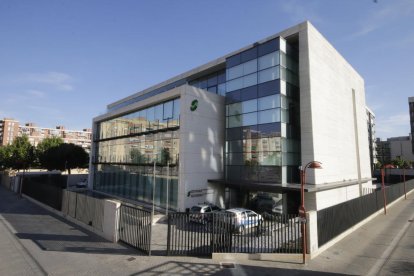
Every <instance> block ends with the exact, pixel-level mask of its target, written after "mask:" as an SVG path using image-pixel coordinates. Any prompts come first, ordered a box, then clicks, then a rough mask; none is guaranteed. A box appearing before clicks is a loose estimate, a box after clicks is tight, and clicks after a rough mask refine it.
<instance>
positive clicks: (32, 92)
mask: <svg viewBox="0 0 414 276" xmlns="http://www.w3.org/2000/svg"><path fill="white" fill-rule="evenodd" d="M26 92H27V94H28V95H29V96H33V97H36V98H43V97H44V96H45V93H44V92H42V91H39V90H33V89H29V90H27V91H26Z"/></svg>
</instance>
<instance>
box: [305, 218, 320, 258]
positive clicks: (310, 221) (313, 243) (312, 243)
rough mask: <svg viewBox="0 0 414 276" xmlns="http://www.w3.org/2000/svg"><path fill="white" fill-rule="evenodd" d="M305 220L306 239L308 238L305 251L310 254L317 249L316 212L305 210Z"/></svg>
mask: <svg viewBox="0 0 414 276" xmlns="http://www.w3.org/2000/svg"><path fill="white" fill-rule="evenodd" d="M306 220H307V224H306V227H307V229H306V230H307V231H306V236H307V237H306V239H307V240H308V243H307V248H306V252H307V253H308V254H312V253H314V252H316V251H317V250H318V212H316V211H308V212H306Z"/></svg>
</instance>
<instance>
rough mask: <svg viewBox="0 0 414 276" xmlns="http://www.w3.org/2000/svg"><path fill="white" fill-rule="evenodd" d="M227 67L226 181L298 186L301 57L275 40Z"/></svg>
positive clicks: (282, 41) (228, 64)
mask: <svg viewBox="0 0 414 276" xmlns="http://www.w3.org/2000/svg"><path fill="white" fill-rule="evenodd" d="M287 49H289V50H287ZM226 65H227V70H226V81H227V82H226V148H225V153H226V155H225V156H226V157H225V158H226V162H225V164H226V170H225V171H226V180H232V181H240V180H242V181H255V182H270V183H286V182H292V181H294V179H295V177H296V176H295V173H294V170H293V167H297V166H299V165H300V142H299V141H300V137H299V133H300V131H299V99H298V94H299V88H298V75H297V74H298V73H297V72H298V63H297V51H295V50H294V48H292V47H290V46H289V47H288V45H287V44H286V42H285V41H284V40H283V39H280V38H276V39H273V40H271V41H268V42H266V43H264V44H261V45H258V46H256V47H254V48H252V49H249V50H247V51H245V52H242V53H240V54H237V55H235V56H232V57H230V58H228V59H227V60H226Z"/></svg>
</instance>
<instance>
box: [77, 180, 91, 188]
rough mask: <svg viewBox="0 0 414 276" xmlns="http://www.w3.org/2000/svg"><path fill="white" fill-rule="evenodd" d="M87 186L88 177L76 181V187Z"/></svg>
mask: <svg viewBox="0 0 414 276" xmlns="http://www.w3.org/2000/svg"><path fill="white" fill-rule="evenodd" d="M87 187H88V179H87V178H85V179H82V180H81V181H79V182H78V183H76V188H87Z"/></svg>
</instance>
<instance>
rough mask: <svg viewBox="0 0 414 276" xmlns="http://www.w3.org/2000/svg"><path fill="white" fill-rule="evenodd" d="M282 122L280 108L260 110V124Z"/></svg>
mask: <svg viewBox="0 0 414 276" xmlns="http://www.w3.org/2000/svg"><path fill="white" fill-rule="evenodd" d="M275 122H280V108H276V109H269V110H265V111H260V112H259V124H267V123H275Z"/></svg>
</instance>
